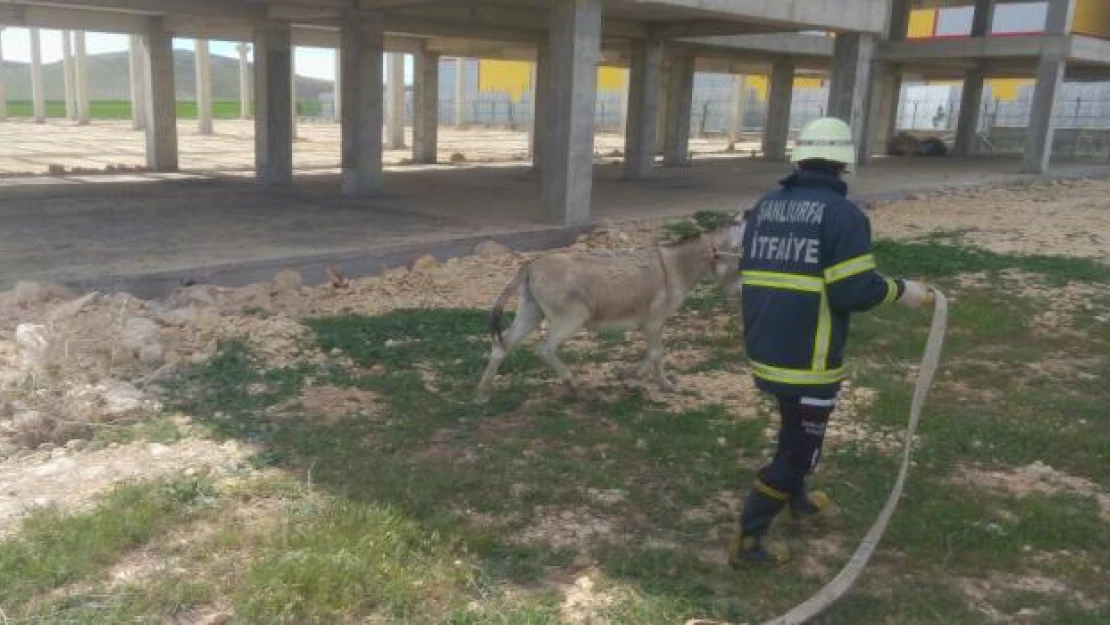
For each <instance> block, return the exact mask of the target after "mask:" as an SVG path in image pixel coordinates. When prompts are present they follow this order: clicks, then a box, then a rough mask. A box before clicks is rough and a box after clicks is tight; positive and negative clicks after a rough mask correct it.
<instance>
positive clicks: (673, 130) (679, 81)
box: [663, 55, 695, 167]
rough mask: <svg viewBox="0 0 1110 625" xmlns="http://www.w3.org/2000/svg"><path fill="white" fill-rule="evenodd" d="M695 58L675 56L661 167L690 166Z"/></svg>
mask: <svg viewBox="0 0 1110 625" xmlns="http://www.w3.org/2000/svg"><path fill="white" fill-rule="evenodd" d="M694 68H695V63H694V57H692V56H686V55H683V56H679V57H675V59H674V61H673V62H672V63H671V80H670V85H669V89H668V92H667V121H666V124H665V125H664V135H663V166H664V167H683V166H686V165H689V164H690V123H691V116H692V114H693V107H694Z"/></svg>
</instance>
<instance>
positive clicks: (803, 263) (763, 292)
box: [740, 169, 905, 399]
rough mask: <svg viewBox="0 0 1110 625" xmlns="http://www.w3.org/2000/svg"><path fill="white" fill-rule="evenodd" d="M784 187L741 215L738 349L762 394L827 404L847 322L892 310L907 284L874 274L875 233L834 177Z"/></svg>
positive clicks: (840, 371)
mask: <svg viewBox="0 0 1110 625" xmlns="http://www.w3.org/2000/svg"><path fill="white" fill-rule="evenodd" d="M780 184H781V185H782V188H781V189H780V190H778V191H775V192H773V193H770V194H769V195H767V196H766V197H764V198H763V199H762V200H760V201H759V203H758V204H757V205H756V206H755V208H753V209H752V210H751V211H748V213H747V226H746V227H745V230H744V241H743V255H742V258H741V260H740V271H741V280H742V284H743V287H744V288H743V295H742V299H743V311H744V313H743V317H744V342H745V346H746V349H747V353H748V358H749V359H750V360H751V365H752V372H753V373H754V375H755V380H756V385H757V386H758V387H759V388H760V389H761V390H763V391H766V392H769V393H774V394H777V395H787V396H792V397H810V398H815V399H833V398H835V397H836V395H837V393H838V392H839V390H840V385H841V383H842V381H843V379H844V347H845V344H846V342H847V339H848V323H849V317H850V315H851V313H854V312H863V311H866V310H870V309H872V308H874V307H876V306H878V305H880V304H883V303H889V302H893V301H896V300H897V299H898V298H899V297H901V295H902V292H903V290H904V288H905V283H904V282H903V281H902V280H891V279H889V278H885V277H883V276H882V275H881V274H880V273H879V272H878V270H877V269H876V266H875V257H874V256H872V253H871V223H870V221H869V220H868V219H867V216H866V215H864V213H863V211H861V210H860V209H859V208H858V207H857V206H856V205H855V204H853V203H852V202H850V201H849V200H848V199H847V197H846V196H847V194H848V187H847V186H846V185H845V184H844V183H843V182H842V181H841V180H840V179H839V178H838V177H837V176H836V174H835V173H833V172H831V171H824V170H813V169H806V170H798V171H796V172H795V173H793V174H792V175H790V176H789V177H787V178H786V179H784V180H782V181H781V183H780Z"/></svg>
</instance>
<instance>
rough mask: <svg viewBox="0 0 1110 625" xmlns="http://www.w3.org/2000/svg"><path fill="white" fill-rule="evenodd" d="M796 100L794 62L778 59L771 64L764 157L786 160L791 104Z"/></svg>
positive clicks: (764, 125) (771, 159)
mask: <svg viewBox="0 0 1110 625" xmlns="http://www.w3.org/2000/svg"><path fill="white" fill-rule="evenodd" d="M793 100H794V64H793V63H791V62H790V61H785V60H784V61H776V62H775V64H774V65H772V66H771V80H770V88H769V91H768V95H767V121H766V122H764V124H763V157H764V158H766V159H767V160H769V161H782V160H786V141H787V140H788V139H789V138H790V105H791V103H792V102H793Z"/></svg>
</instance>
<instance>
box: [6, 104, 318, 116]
mask: <svg viewBox="0 0 1110 625" xmlns="http://www.w3.org/2000/svg"><path fill="white" fill-rule="evenodd" d="M239 109H240V106H239V102H238V101H230V100H226V101H218V102H213V103H212V116H213V117H214V118H216V119H237V118H238V117H239ZM91 112H92V117H93V119H130V118H131V102H130V101H128V100H96V101H93V102H92V103H91ZM297 113H298V114H299V115H305V116H316V115H319V114H320V103H319V102H298V103H297ZM33 114H34V113H33V107H32V104H31V102H30V101H29V100H12V101H9V102H8V116H9V117H31V116H33ZM46 116H47V117H48V118H58V119H64V118H65V116H66V107H65V102H62V101H60V100H50V101H47V103H46ZM177 117H178V119H196V117H197V105H196V102H193V101H180V102H178V103H177Z"/></svg>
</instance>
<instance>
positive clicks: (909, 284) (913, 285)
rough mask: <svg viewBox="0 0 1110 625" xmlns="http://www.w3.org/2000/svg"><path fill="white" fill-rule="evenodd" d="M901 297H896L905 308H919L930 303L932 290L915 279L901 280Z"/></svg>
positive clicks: (931, 301)
mask: <svg viewBox="0 0 1110 625" xmlns="http://www.w3.org/2000/svg"><path fill="white" fill-rule="evenodd" d="M903 284H904V286H903V288H902V297H899V298H898V303H899V304H902V305H903V306H905V307H906V308H921V307H922V306H924V305H927V304H928V305H932V303H933V291H932V289H930V288H929V287H928V286H926V285H925V283H924V282H918V281H917V280H905V281H904V282H903Z"/></svg>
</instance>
